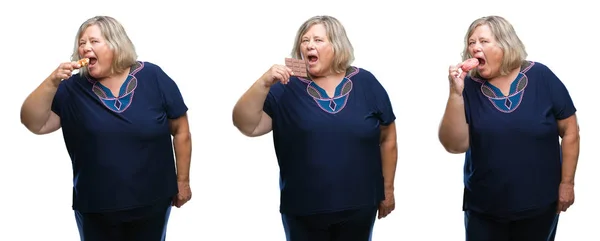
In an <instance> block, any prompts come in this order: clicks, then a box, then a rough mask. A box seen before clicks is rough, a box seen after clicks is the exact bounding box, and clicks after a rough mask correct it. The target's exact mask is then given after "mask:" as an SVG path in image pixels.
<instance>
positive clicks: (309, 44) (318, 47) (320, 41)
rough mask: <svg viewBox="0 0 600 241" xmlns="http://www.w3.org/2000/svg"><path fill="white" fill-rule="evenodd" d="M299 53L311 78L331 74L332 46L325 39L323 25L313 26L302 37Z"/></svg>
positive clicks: (325, 33) (325, 32)
mask: <svg viewBox="0 0 600 241" xmlns="http://www.w3.org/2000/svg"><path fill="white" fill-rule="evenodd" d="M300 52H301V53H302V56H303V58H304V60H305V61H306V63H307V67H308V73H309V74H310V75H311V76H316V77H320V76H326V75H328V74H330V73H332V65H333V58H334V51H333V45H332V44H331V42H330V41H329V38H327V30H326V29H325V26H323V24H315V25H313V26H311V27H310V28H309V29H308V31H306V33H305V34H304V35H303V36H302V39H301V44H300Z"/></svg>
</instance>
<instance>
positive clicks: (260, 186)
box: [0, 0, 600, 241]
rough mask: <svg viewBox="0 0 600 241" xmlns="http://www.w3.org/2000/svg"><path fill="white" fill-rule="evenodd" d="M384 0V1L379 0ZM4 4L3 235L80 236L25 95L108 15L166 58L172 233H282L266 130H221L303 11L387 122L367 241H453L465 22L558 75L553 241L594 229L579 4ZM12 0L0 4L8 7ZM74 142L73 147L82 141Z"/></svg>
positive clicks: (591, 42)
mask: <svg viewBox="0 0 600 241" xmlns="http://www.w3.org/2000/svg"><path fill="white" fill-rule="evenodd" d="M385 2H387V1H385ZM395 2H396V1H389V2H388V3H384V1H375V0H371V1H368V2H364V1H361V2H358V1H355V2H352V1H315V0H310V1H302V2H297V3H293V4H292V3H287V2H285V1H275V0H272V1H265V0H262V1H241V0H240V1H235V2H234V1H212V2H211V3H210V4H209V3H203V2H201V1H198V2H196V3H197V4H198V5H197V6H192V5H191V1H190V3H184V1H178V0H170V1H160V3H151V2H150V1H139V0H136V1H123V2H121V3H117V1H114V0H112V1H66V0H62V1H45V2H42V1H39V2H38V3H34V2H33V1H10V2H9V3H7V2H3V3H1V4H0V5H1V7H0V26H1V29H2V37H1V38H0V47H1V48H2V52H1V54H0V61H1V64H0V68H1V72H2V81H3V83H4V86H5V87H8V88H9V89H7V90H5V94H4V96H5V98H4V100H3V103H4V106H5V109H4V111H3V114H2V117H3V118H2V119H0V121H1V122H2V129H3V131H2V134H3V136H4V138H3V139H4V141H5V144H3V145H2V146H1V147H0V148H1V151H0V154H1V155H2V158H1V161H0V178H1V179H0V180H1V182H0V183H1V184H0V185H1V190H0V191H1V193H2V198H1V199H0V203H1V204H2V205H1V206H2V207H3V210H2V211H1V215H0V217H2V220H3V221H4V222H5V223H6V224H3V225H2V226H1V227H0V230H2V236H3V237H5V238H3V239H7V240H15V241H16V240H41V239H44V240H45V239H60V240H63V241H72V240H73V241H74V240H78V238H79V237H78V233H77V228H76V224H75V220H74V217H73V213H72V211H71V194H72V192H71V190H72V189H71V187H72V172H71V164H70V161H69V158H68V155H67V152H66V150H65V147H64V143H63V140H62V134H61V133H60V131H59V132H56V133H54V134H50V135H46V136H36V135H33V134H31V133H29V132H28V131H27V130H26V129H25V128H24V127H23V126H22V125H21V124H20V122H19V110H20V105H21V103H22V101H23V99H24V98H25V97H26V96H27V95H28V94H29V93H30V92H31V91H32V90H33V89H34V88H35V87H36V86H37V85H38V84H39V83H40V82H41V81H42V80H43V79H44V78H46V77H47V76H48V75H49V74H50V73H51V72H52V71H53V70H54V69H55V68H56V67H57V66H58V65H59V63H61V62H63V61H68V60H69V56H70V54H71V49H72V44H73V41H74V39H73V38H74V35H75V33H76V31H77V28H78V27H79V25H80V24H81V23H82V22H83V21H85V20H86V19H87V18H90V17H92V16H95V15H110V16H113V17H115V18H117V19H118V20H119V21H120V22H121V23H122V24H123V25H124V26H125V28H126V30H127V31H128V33H129V36H130V37H131V39H132V40H133V42H134V44H135V45H136V47H137V51H138V53H139V58H140V60H145V61H151V62H154V63H156V64H158V65H160V66H162V67H163V68H164V69H165V70H166V72H167V73H168V74H169V75H170V76H171V77H172V78H173V79H175V80H176V82H177V83H178V84H179V87H180V88H181V91H182V93H183V96H184V98H185V101H186V103H187V104H188V106H189V108H190V111H189V116H190V122H191V131H192V133H193V160H192V170H191V175H192V176H191V185H192V189H193V193H194V194H193V199H192V201H191V202H189V203H188V204H186V205H185V206H184V207H183V208H181V209H174V210H173V212H172V215H171V219H170V223H169V229H168V240H175V241H177V240H269V241H270V240H284V233H283V229H282V225H281V219H280V215H279V213H278V204H279V192H278V167H277V163H276V160H275V155H274V151H273V146H272V140H271V135H270V134H269V135H267V136H264V137H260V138H255V139H251V138H247V137H244V136H243V135H241V134H239V133H238V131H237V130H236V129H235V128H234V127H233V125H232V124H231V110H232V107H233V105H234V104H235V102H236V101H237V99H238V97H239V96H240V95H241V94H242V93H243V92H244V91H246V89H247V88H248V87H249V86H250V85H251V84H252V83H253V81H255V80H256V79H257V78H258V77H259V76H260V75H261V74H262V73H264V72H265V71H266V70H267V69H268V68H269V67H270V66H271V65H272V64H281V63H283V59H284V57H287V56H288V54H289V52H290V48H291V46H292V43H293V40H294V34H295V32H296V29H297V28H298V27H299V25H300V24H301V23H302V22H303V21H304V20H306V19H308V18H309V17H311V16H313V15H321V14H327V15H333V16H335V17H337V18H338V19H340V20H341V21H342V23H343V24H344V25H345V27H346V28H347V31H348V35H349V37H350V39H351V41H352V43H353V44H354V46H355V49H356V52H355V53H356V61H355V63H354V64H355V65H356V66H360V67H363V68H366V69H368V70H370V71H371V72H373V73H374V74H375V75H376V76H377V77H378V78H379V80H380V81H381V82H382V83H383V85H384V86H385V87H386V88H387V90H388V92H389V95H390V97H391V100H392V103H393V106H394V109H395V112H396V115H397V116H398V119H397V126H398V143H399V148H398V152H399V155H398V171H397V174H396V207H397V208H396V211H394V212H393V213H392V215H391V216H389V217H388V218H385V219H383V220H379V221H377V223H376V226H375V232H374V237H373V239H374V240H376V241H377V240H419V241H420V240H424V241H426V240H464V231H463V230H464V229H463V214H462V212H461V202H462V164H463V156H462V155H451V154H447V153H446V152H445V151H444V149H443V148H442V147H441V145H440V144H439V143H438V140H437V127H438V123H439V121H440V118H441V116H442V113H443V111H444V107H445V102H446V97H447V93H448V90H447V88H448V84H447V78H446V76H447V68H448V66H449V65H450V64H454V63H457V62H458V61H460V55H459V54H460V52H461V50H462V47H463V42H462V41H463V35H464V34H465V31H466V29H467V27H468V25H469V24H470V23H471V21H473V20H474V19H476V18H478V17H481V16H484V15H492V14H496V15H501V16H504V17H506V18H507V19H508V20H509V21H510V22H512V23H513V24H514V26H515V28H516V30H517V33H518V34H519V36H520V37H521V39H522V40H523V41H524V42H525V45H526V47H527V50H528V51H529V59H530V60H535V61H540V62H542V63H544V64H546V65H548V66H549V67H550V68H551V69H552V70H553V71H555V72H556V74H557V75H558V76H559V77H560V78H561V79H562V80H563V81H564V83H565V84H566V86H567V87H568V89H569V91H570V93H571V95H572V97H573V99H574V101H575V104H576V106H577V108H578V110H579V111H578V113H577V114H578V116H579V121H580V126H581V141H582V143H581V156H580V164H579V168H578V171H577V176H576V203H575V205H574V206H573V207H572V208H571V209H569V211H568V212H567V213H565V214H563V215H562V217H561V221H560V224H559V229H558V234H557V240H568V241H578V240H582V241H588V240H592V239H595V238H597V236H596V235H595V233H596V232H597V229H598V227H599V226H598V221H597V217H598V215H600V210H599V208H598V203H600V197H598V188H597V185H598V184H600V178H599V175H598V174H597V170H598V167H600V164H599V162H598V161H599V160H600V158H599V155H600V153H599V151H598V148H597V144H594V142H596V141H600V140H599V138H598V134H600V130H599V128H598V125H597V124H595V122H596V121H597V119H596V118H595V116H594V114H595V113H597V111H598V107H597V105H596V103H595V102H594V101H596V100H597V98H596V97H593V95H595V91H594V90H595V89H597V88H598V80H599V79H598V75H597V70H598V62H597V56H598V55H599V54H600V52H599V51H598V45H597V43H598V40H599V39H598V37H597V34H598V32H599V31H598V28H597V24H598V23H599V22H598V20H597V19H596V18H595V16H596V15H597V13H594V12H593V9H594V8H593V7H592V5H589V4H591V3H589V4H588V5H585V4H584V3H583V1H576V0H571V1H567V3H565V1H561V3H560V4H558V3H553V2H551V1H545V3H543V4H540V3H539V1H538V3H533V2H534V1H515V2H511V1H504V3H502V2H501V1H489V2H488V1H477V2H472V1H439V2H437V3H436V2H434V1H410V6H408V5H406V4H400V2H397V3H398V4H399V5H397V6H393V5H391V4H393V3H395ZM8 4H11V6H9V5H8ZM82 141H85V140H82Z"/></svg>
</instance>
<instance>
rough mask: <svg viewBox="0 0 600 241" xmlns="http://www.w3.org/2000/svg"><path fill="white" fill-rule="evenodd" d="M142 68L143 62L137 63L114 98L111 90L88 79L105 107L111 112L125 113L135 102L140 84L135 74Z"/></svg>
mask: <svg viewBox="0 0 600 241" xmlns="http://www.w3.org/2000/svg"><path fill="white" fill-rule="evenodd" d="M142 68H144V63H143V62H137V63H136V64H135V65H134V66H132V67H131V71H130V72H129V75H128V76H127V79H126V80H125V82H124V83H123V85H122V86H121V89H120V90H119V95H118V96H114V95H113V94H112V92H111V91H110V89H108V88H107V87H105V86H104V85H102V84H101V83H100V82H98V81H96V80H93V79H92V78H89V77H88V78H87V79H88V81H90V83H92V84H93V85H92V92H94V94H96V96H98V99H99V100H100V101H101V102H102V104H104V106H106V107H107V108H108V109H110V110H111V111H114V112H117V113H122V112H123V111H125V110H127V108H129V107H130V106H131V103H132V102H133V96H134V93H135V89H136V88H137V84H138V80H137V78H136V77H135V74H137V73H138V72H139V71H140V70H142Z"/></svg>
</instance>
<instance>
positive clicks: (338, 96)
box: [299, 67, 359, 114]
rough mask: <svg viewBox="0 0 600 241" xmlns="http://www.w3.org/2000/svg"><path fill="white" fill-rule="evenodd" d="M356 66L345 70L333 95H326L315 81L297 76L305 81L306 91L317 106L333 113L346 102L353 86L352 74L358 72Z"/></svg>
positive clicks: (339, 109) (342, 107)
mask: <svg viewBox="0 0 600 241" xmlns="http://www.w3.org/2000/svg"><path fill="white" fill-rule="evenodd" d="M358 71H359V70H358V68H355V67H351V68H350V69H349V70H348V71H346V77H344V79H342V82H340V84H339V85H338V86H337V87H336V88H335V92H334V95H333V97H328V95H327V92H326V91H325V90H324V89H323V88H321V87H319V86H318V85H317V84H316V83H315V82H313V81H312V80H310V79H307V78H299V79H300V80H301V81H302V82H304V83H306V84H307V86H306V92H307V93H308V95H310V96H311V97H312V98H313V100H314V101H315V103H316V104H317V106H319V108H321V109H322V110H323V111H325V112H327V113H330V114H335V113H338V112H340V111H342V110H343V109H344V108H345V107H346V104H347V103H348V98H349V97H350V92H351V91H352V88H353V86H354V84H353V82H352V80H351V79H350V78H351V77H352V76H354V75H356V74H357V73H358Z"/></svg>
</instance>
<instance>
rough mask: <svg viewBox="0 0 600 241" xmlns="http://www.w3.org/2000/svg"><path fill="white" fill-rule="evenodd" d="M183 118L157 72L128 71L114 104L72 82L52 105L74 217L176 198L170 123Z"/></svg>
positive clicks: (172, 90) (99, 90)
mask: <svg viewBox="0 0 600 241" xmlns="http://www.w3.org/2000/svg"><path fill="white" fill-rule="evenodd" d="M187 110H188V108H187V106H186V105H185V103H184V101H183V98H182V96H181V93H180V92H179V88H178V87H177V85H176V84H175V82H174V81H173V80H172V79H171V78H170V77H169V76H168V75H167V74H166V73H165V72H164V71H163V70H162V69H161V68H160V67H159V66H157V65H155V64H152V63H149V62H138V63H137V64H136V65H134V66H133V67H131V71H130V74H129V75H128V77H127V80H126V81H125V83H124V84H123V86H122V87H121V90H120V93H119V95H118V96H113V94H112V93H111V91H110V90H109V89H108V88H106V87H105V86H103V85H102V84H101V83H99V82H97V81H95V80H94V79H91V78H86V77H82V76H80V75H79V74H78V75H73V76H72V77H71V78H69V79H67V80H64V81H63V82H62V83H61V84H60V85H59V87H58V91H57V92H56V95H55V97H54V101H53V103H52V111H53V112H54V113H56V114H57V115H58V116H60V119H61V126H62V133H63V137H64V141H65V144H66V147H67V151H68V153H69V156H70V157H71V161H72V165H73V185H74V188H73V209H75V210H78V211H80V212H102V211H115V210H125V209H130V208H135V207H141V206H145V205H152V204H154V203H155V202H158V201H162V200H164V198H168V197H172V196H174V195H176V194H177V191H178V190H177V177H176V170H175V160H174V155H173V146H172V139H171V133H170V130H169V122H168V120H169V119H175V118H178V117H180V116H182V115H183V114H185V112H186V111H187Z"/></svg>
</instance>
